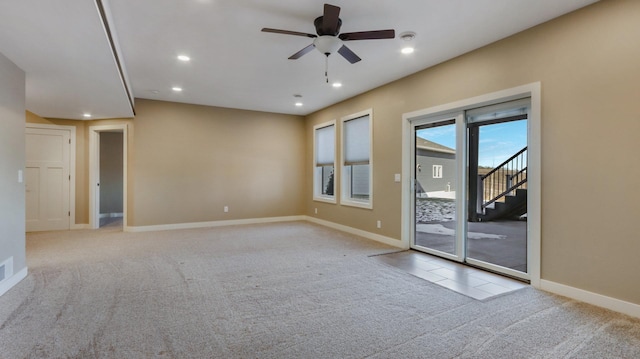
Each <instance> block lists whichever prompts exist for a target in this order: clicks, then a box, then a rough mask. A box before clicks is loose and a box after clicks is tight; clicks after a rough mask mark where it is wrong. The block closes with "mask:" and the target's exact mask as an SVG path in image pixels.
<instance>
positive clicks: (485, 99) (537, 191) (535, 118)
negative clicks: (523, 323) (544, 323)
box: [402, 82, 541, 288]
mask: <svg viewBox="0 0 640 359" xmlns="http://www.w3.org/2000/svg"><path fill="white" fill-rule="evenodd" d="M540 88H541V86H540V83H539V82H535V83H531V84H527V85H522V86H518V87H514V88H510V89H505V90H502V91H497V92H493V93H489V94H485V95H481V96H477V97H472V98H468V99H464V100H460V101H456V102H451V103H448V104H444V105H439V106H434V107H429V108H426V109H423V110H418V111H415V112H410V113H405V114H403V116H402V119H403V120H402V126H403V129H402V144H403V145H402V177H403V178H404V179H405V180H404V181H402V242H403V247H405V248H410V247H411V245H412V243H413V234H414V233H413V232H414V229H412V228H411V227H412V224H413V223H414V221H415V212H414V211H415V209H414V208H411V207H412V203H413V200H412V198H411V196H415V194H414V187H413V178H412V173H413V171H412V168H411V165H412V163H413V161H412V159H411V154H412V149H411V147H410V146H411V144H412V143H413V142H414V141H415V139H413V140H412V136H414V126H413V123H416V121H422V120H426V119H430V118H437V117H439V116H442V115H450V114H452V113H456V112H463V111H465V110H468V109H472V108H477V107H482V106H488V105H492V104H496V103H500V102H506V101H511V100H516V99H520V98H524V97H530V98H531V110H530V113H529V121H528V123H527V126H528V128H527V136H528V138H527V143H528V146H529V149H528V151H529V160H528V167H529V169H530V174H529V175H528V177H529V179H528V182H529V184H530V187H529V189H528V193H527V195H528V199H527V202H528V213H529V216H528V225H527V238H528V240H527V257H528V260H527V273H528V274H529V280H530V282H531V285H532V286H534V287H537V288H539V287H540V257H541V250H540V247H541V246H540V242H541V90H540ZM458 137H459V136H458ZM463 137H465V138H463V139H458V138H457V139H456V141H457V143H458V144H459V143H460V140H463V141H464V142H465V144H464V146H466V136H463ZM414 145H415V143H414ZM460 148H461V149H462V148H466V147H460ZM458 155H461V151H459V150H458ZM458 162H461V161H458ZM465 166H466V162H465ZM463 169H464V170H465V172H466V168H463ZM465 172H462V173H465ZM462 177H464V176H462ZM458 187H459V186H458ZM461 193H466V188H465V189H464V191H463V192H461ZM458 197H466V196H458ZM411 216H413V217H411ZM465 217H466V216H465ZM465 221H466V218H465Z"/></svg>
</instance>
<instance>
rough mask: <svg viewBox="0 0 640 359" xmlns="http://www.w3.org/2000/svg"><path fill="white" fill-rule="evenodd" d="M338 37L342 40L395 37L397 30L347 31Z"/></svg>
mask: <svg viewBox="0 0 640 359" xmlns="http://www.w3.org/2000/svg"><path fill="white" fill-rule="evenodd" d="M338 37H339V38H340V40H342V41H352V40H378V39H393V38H394V37H396V32H395V31H394V30H375V31H360V32H346V33H344V34H340V36H338Z"/></svg>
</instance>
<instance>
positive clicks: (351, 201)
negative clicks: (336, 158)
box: [339, 108, 373, 209]
mask: <svg viewBox="0 0 640 359" xmlns="http://www.w3.org/2000/svg"><path fill="white" fill-rule="evenodd" d="M365 116H368V117H369V134H368V135H369V198H368V199H366V200H363V199H355V198H352V196H351V183H350V182H351V169H350V168H347V167H351V165H345V154H346V151H345V149H346V146H345V145H346V143H345V137H346V136H345V135H346V131H345V123H346V122H348V121H351V120H355V119H358V118H361V117H365ZM340 149H341V151H340V163H339V164H340V166H339V168H340V171H341V172H340V173H341V177H340V204H342V205H345V206H351V207H358V208H365V209H373V109H371V108H370V109H367V110H364V111H360V112H358V113H354V114H351V115H348V116H345V117H342V118H341V119H340Z"/></svg>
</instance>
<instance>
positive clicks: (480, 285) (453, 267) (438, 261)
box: [372, 250, 528, 300]
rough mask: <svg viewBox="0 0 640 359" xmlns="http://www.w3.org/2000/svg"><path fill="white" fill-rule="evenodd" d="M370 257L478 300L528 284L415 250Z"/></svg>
mask: <svg viewBox="0 0 640 359" xmlns="http://www.w3.org/2000/svg"><path fill="white" fill-rule="evenodd" d="M372 258H374V259H375V260H379V261H381V262H383V263H386V264H388V265H391V266H393V267H396V268H399V269H402V270H404V271H406V272H407V273H409V274H412V275H414V276H416V277H419V278H422V279H425V280H428V281H429V282H432V283H435V284H437V285H440V286H443V287H445V288H449V289H451V290H453V291H455V292H457V293H460V294H463V295H466V296H468V297H471V298H474V299H478V300H484V299H488V298H491V297H494V296H497V295H501V294H505V293H509V292H512V291H516V290H518V289H522V288H525V287H527V286H528V284H526V283H523V282H520V281H517V280H515V279H511V278H507V277H504V276H501V275H497V274H494V273H490V272H486V271H483V270H480V269H477V268H473V267H469V266H466V265H464V264H460V263H456V262H453V261H449V260H446V259H442V258H439V257H436V256H432V255H429V254H426V253H422V252H418V251H414V250H409V251H403V252H396V253H391V254H384V255H379V256H374V257H372Z"/></svg>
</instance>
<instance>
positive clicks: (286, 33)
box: [262, 27, 318, 39]
mask: <svg viewBox="0 0 640 359" xmlns="http://www.w3.org/2000/svg"><path fill="white" fill-rule="evenodd" d="M262 32H273V33H275V34H284V35H295V36H304V37H310V38H312V39H314V38H316V37H318V36H316V35H314V34H307V33H305V32H298V31H289V30H278V29H270V28H268V27H265V28H263V29H262Z"/></svg>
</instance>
